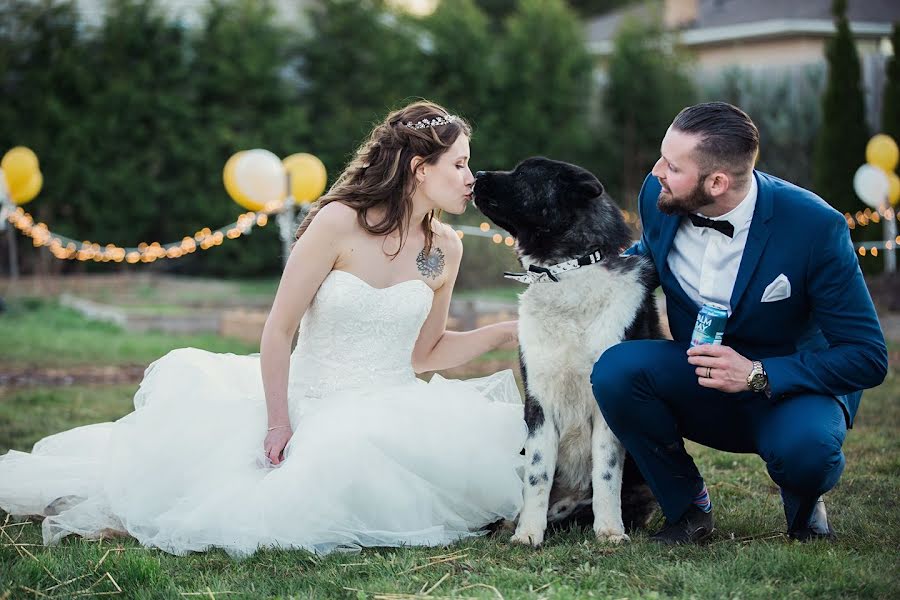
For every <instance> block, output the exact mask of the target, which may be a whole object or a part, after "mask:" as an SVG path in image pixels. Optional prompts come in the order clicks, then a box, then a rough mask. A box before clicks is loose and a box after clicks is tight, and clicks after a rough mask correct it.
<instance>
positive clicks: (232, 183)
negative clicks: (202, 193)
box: [222, 152, 263, 211]
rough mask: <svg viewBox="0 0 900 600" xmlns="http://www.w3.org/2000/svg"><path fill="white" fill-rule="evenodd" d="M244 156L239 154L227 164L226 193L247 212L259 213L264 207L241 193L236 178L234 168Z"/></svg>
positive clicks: (223, 173)
mask: <svg viewBox="0 0 900 600" xmlns="http://www.w3.org/2000/svg"><path fill="white" fill-rule="evenodd" d="M243 154H244V153H243V152H237V153H235V154H234V155H232V157H231V158H229V159H228V161H227V162H226V163H225V168H224V169H223V170H222V180H223V181H224V183H225V191H226V192H228V195H229V196H231V199H232V200H234V201H235V202H237V203H238V204H239V205H240V206H242V207H244V208H246V209H247V210H252V211H259V210H262V209H263V205H262V204H260V203H259V202H254V201H253V200H251V199H250V198H248V197H247V195H246V194H245V193H243V192H242V191H241V188H240V186H238V184H237V181H236V179H235V176H234V168H235V166H236V165H237V163H238V161H239V160H240V159H241V156H243Z"/></svg>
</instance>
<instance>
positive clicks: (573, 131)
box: [486, 0, 593, 168]
mask: <svg viewBox="0 0 900 600" xmlns="http://www.w3.org/2000/svg"><path fill="white" fill-rule="evenodd" d="M499 56H500V61H499V64H500V68H498V69H497V72H496V77H497V79H498V87H499V90H498V92H497V94H496V99H495V101H494V102H493V103H492V104H493V107H494V108H493V110H494V115H495V116H496V118H498V119H499V121H498V122H497V123H496V125H492V128H491V131H492V135H493V136H494V137H495V138H496V140H495V141H496V146H495V147H494V150H493V151H492V153H491V155H490V156H489V157H487V158H488V159H489V160H491V161H493V162H492V163H490V164H487V165H486V166H488V167H498V168H509V167H511V166H512V165H513V164H515V163H516V162H518V161H519V160H522V159H524V158H527V157H528V156H531V155H535V154H542V155H545V156H548V157H550V158H554V159H558V160H568V161H571V162H579V163H584V162H585V161H586V158H587V155H588V152H589V146H590V144H591V142H592V140H591V131H590V128H589V127H588V126H587V123H588V116H589V115H588V112H589V111H588V108H589V99H590V90H591V83H592V79H591V76H592V73H593V63H592V60H591V57H590V54H589V53H588V50H587V46H586V43H585V40H584V32H583V29H582V26H581V22H580V20H579V19H578V18H577V17H576V16H575V14H574V13H573V12H572V11H571V9H569V7H568V6H567V5H566V4H565V2H563V1H562V0H522V1H521V2H520V4H519V7H518V9H517V11H516V12H515V13H514V14H513V15H512V16H510V17H509V19H508V20H507V22H506V31H505V36H504V37H503V39H502V46H501V48H500V55H499Z"/></svg>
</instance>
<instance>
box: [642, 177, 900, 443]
mask: <svg viewBox="0 0 900 600" xmlns="http://www.w3.org/2000/svg"><path fill="white" fill-rule="evenodd" d="M754 176H755V177H756V182H757V184H758V186H759V191H758V195H757V200H756V208H755V210H754V212H753V220H752V221H751V223H750V232H749V234H748V236H747V244H746V246H745V248H744V255H743V257H742V258H741V264H740V268H739V270H738V274H737V278H736V280H735V283H734V291H733V292H732V294H731V309H732V315H731V317H730V318H729V319H728V323H727V325H726V327H725V335H724V338H723V344H725V345H726V346H730V347H732V348H734V349H735V350H736V351H738V352H739V353H741V354H742V355H744V356H746V357H747V358H749V359H751V360H761V361H762V363H763V366H764V368H765V370H766V373H767V374H768V376H769V383H770V385H771V389H772V393H773V395H775V396H783V395H795V394H808V393H813V394H824V395H831V396H834V397H835V398H837V400H838V401H839V402H840V403H841V404H842V406H843V407H844V411H845V413H846V417H847V425H848V426H852V423H853V418H854V416H855V415H856V410H857V408H858V407H859V399H860V396H861V395H862V391H861V390H863V389H865V388H870V387H874V386H876V385H878V384H880V383H881V382H882V381H883V380H884V377H885V375H886V373H887V349H886V347H885V343H884V334H883V333H882V331H881V326H880V324H879V323H878V316H877V315H876V313H875V307H874V306H873V304H872V298H871V296H870V295H869V291H868V289H867V288H866V284H865V281H864V280H863V276H862V271H861V270H860V268H859V262H858V260H857V258H856V253H855V252H854V250H853V244H852V243H851V241H850V231H849V229H848V227H847V222H846V220H845V219H844V217H843V216H842V215H841V214H840V213H839V212H837V211H836V210H834V209H833V208H831V207H830V206H829V205H828V204H827V203H826V202H825V201H823V200H822V199H821V198H819V197H818V196H816V195H815V194H813V193H812V192H810V191H808V190H805V189H803V188H800V187H797V186H795V185H793V184H791V183H788V182H786V181H783V180H781V179H778V178H777V177H773V176H771V175H767V174H765V173H762V172H759V171H754ZM659 191H660V185H659V181H658V180H657V179H656V178H655V177H653V176H652V175H649V176H647V179H646V180H645V181H644V185H643V187H642V188H641V194H640V197H639V200H638V204H639V210H640V214H641V222H642V223H643V227H644V231H643V235H642V236H641V239H640V241H639V242H637V243H636V244H635V245H634V246H633V247H632V248H630V249H629V251H628V253H638V254H644V255H645V256H649V257H651V258H652V259H653V262H654V264H655V265H656V269H657V271H658V272H659V279H660V285H661V286H662V288H663V291H664V292H665V294H666V309H667V312H668V317H669V327H670V329H671V330H672V336H673V337H674V338H675V340H678V341H681V342H689V341H690V339H691V333H692V332H693V328H694V321H695V320H696V318H697V312H698V311H699V309H700V307H699V306H697V304H696V303H695V302H694V301H692V300H691V299H690V298H689V297H688V295H687V294H686V293H685V291H684V290H683V289H682V288H681V286H680V285H679V283H678V280H677V279H676V278H675V276H674V275H673V274H672V272H671V271H670V270H669V267H668V264H667V260H666V257H667V255H668V253H669V249H670V248H671V246H672V240H673V239H674V238H675V233H676V231H677V230H678V226H679V224H680V222H681V218H680V217H678V216H670V215H666V214H664V213H662V212H660V210H659V209H658V208H657V206H656V200H657V197H658V196H659ZM781 274H784V275H786V276H787V278H788V280H789V281H790V285H791V295H790V297H789V298H787V299H784V300H780V301H776V302H761V299H762V296H763V291H764V290H765V288H766V286H768V285H769V284H770V283H772V281H773V280H774V279H775V278H776V277H778V276H779V275H781Z"/></svg>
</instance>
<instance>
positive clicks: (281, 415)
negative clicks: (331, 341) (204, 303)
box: [260, 203, 356, 464]
mask: <svg viewBox="0 0 900 600" xmlns="http://www.w3.org/2000/svg"><path fill="white" fill-rule="evenodd" d="M347 210H351V211H352V209H349V208H347V207H345V206H343V205H340V204H338V203H332V204H329V205H328V206H325V207H323V208H322V210H320V211H319V213H318V214H317V215H316V218H315V219H313V221H312V222H311V223H310V225H309V228H308V229H307V230H306V233H304V234H303V235H302V236H301V237H300V239H299V240H298V241H297V243H296V244H295V245H294V248H293V250H292V251H291V255H290V257H289V258H288V261H287V265H285V267H284V272H283V273H282V275H281V281H280V282H279V284H278V291H277V292H276V293H275V300H274V302H273V303H272V310H271V311H270V312H269V316H268V318H267V319H266V324H265V327H264V328H263V333H262V340H261V342H260V364H261V368H262V380H263V387H264V389H265V394H266V409H267V414H268V419H269V424H268V427H269V432H268V434H267V435H266V441H265V442H264V450H265V451H266V454H267V456H268V457H269V459H270V460H271V461H272V462H273V463H274V464H278V463H280V462H281V460H282V455H281V454H282V451H283V450H284V447H285V446H286V445H287V443H288V440H290V438H291V433H292V431H291V427H290V424H291V422H290V419H289V418H288V404H287V386H288V370H289V366H290V355H291V342H292V341H293V339H294V333H296V331H297V328H298V327H299V326H300V319H301V318H302V317H303V313H305V312H306V309H307V308H308V307H309V304H310V302H312V299H313V297H314V296H315V294H316V291H317V290H318V289H319V286H320V285H321V284H322V281H323V280H324V279H325V277H326V276H327V275H328V273H329V271H331V269H332V267H333V266H334V263H335V261H336V260H337V257H338V252H339V248H338V244H339V243H340V240H341V239H343V237H344V235H345V234H346V232H347V231H349V230H350V224H352V223H353V219H355V217H356V215H355V213H354V214H353V215H352V218H347V216H348V215H347V214H345V212H344V211H347Z"/></svg>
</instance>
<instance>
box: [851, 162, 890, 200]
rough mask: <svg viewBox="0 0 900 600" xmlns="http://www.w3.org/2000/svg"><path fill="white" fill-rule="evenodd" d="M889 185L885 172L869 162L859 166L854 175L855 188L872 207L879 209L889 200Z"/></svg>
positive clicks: (861, 198) (858, 194)
mask: <svg viewBox="0 0 900 600" xmlns="http://www.w3.org/2000/svg"><path fill="white" fill-rule="evenodd" d="M889 186H890V182H888V177H887V175H886V174H885V172H884V171H882V170H881V169H879V168H878V167H876V166H873V165H870V164H868V163H866V164H864V165H862V166H861V167H860V168H858V169H857V170H856V175H854V176H853V190H854V191H855V192H856V195H857V196H859V199H860V200H862V201H863V202H865V203H866V204H867V205H868V206H870V207H872V208H876V209H877V208H879V207H880V206H882V205H883V204H884V203H885V202H887V200H888V188H889Z"/></svg>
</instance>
